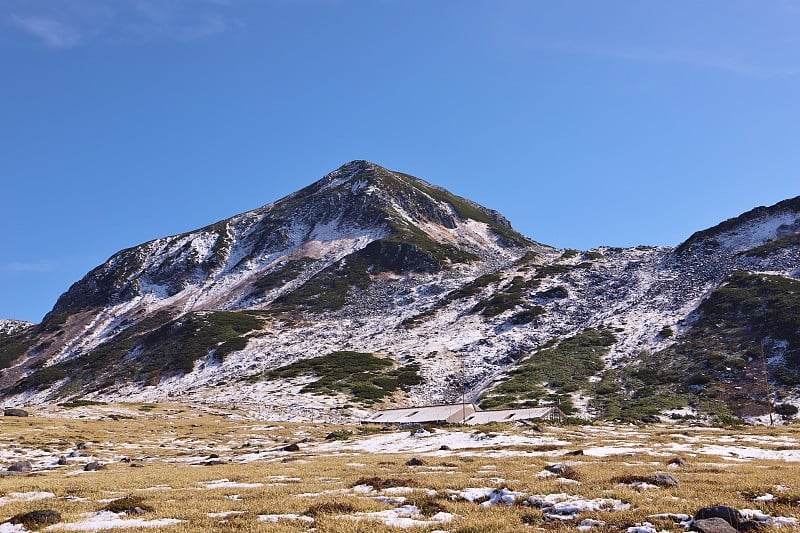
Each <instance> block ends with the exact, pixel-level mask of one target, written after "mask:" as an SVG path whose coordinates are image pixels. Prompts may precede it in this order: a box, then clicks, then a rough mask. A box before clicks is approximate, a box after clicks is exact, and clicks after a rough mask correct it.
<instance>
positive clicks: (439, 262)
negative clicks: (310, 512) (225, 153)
mask: <svg viewBox="0 0 800 533" xmlns="http://www.w3.org/2000/svg"><path fill="white" fill-rule="evenodd" d="M767 273H768V274H767ZM798 277H800V198H795V199H793V200H787V201H784V202H781V203H779V204H776V205H775V206H772V207H763V208H757V209H754V210H753V211H750V212H748V213H745V214H744V215H742V216H740V217H737V218H735V219H731V220H729V221H726V222H723V223H722V224H719V225H718V226H716V227H714V228H710V229H708V230H705V231H701V232H698V233H696V234H695V235H693V236H691V237H690V238H689V239H688V240H687V241H686V242H685V243H683V244H682V245H680V246H679V247H677V248H676V249H671V248H664V247H637V248H627V249H622V248H611V247H601V248H598V249H595V250H590V251H576V250H559V249H555V248H552V247H548V246H545V245H541V244H538V243H535V242H533V241H531V240H529V239H528V238H526V237H524V236H522V235H520V234H518V233H517V232H515V231H514V230H513V229H512V228H511V226H510V224H509V223H508V222H507V221H506V220H505V219H504V218H503V217H502V216H501V215H499V214H498V213H496V212H494V211H491V210H489V209H485V208H483V207H481V206H478V205H477V204H474V203H473V202H470V201H469V200H466V199H463V198H460V197H458V196H455V195H453V194H451V193H449V192H447V191H445V190H443V189H441V188H438V187H435V186H433V185H431V184H429V183H427V182H424V181H422V180H419V179H417V178H414V177H411V176H408V175H405V174H402V173H398V172H392V171H389V170H387V169H384V168H382V167H380V166H378V165H375V164H372V163H369V162H365V161H354V162H351V163H348V164H347V165H344V166H343V167H341V168H340V169H338V170H336V171H334V172H332V173H331V174H329V175H327V176H325V177H324V178H323V179H321V180H320V181H318V182H316V183H314V184H312V185H310V186H309V187H306V188H305V189H302V190H300V191H298V192H297V193H294V194H292V195H290V196H288V197H286V198H284V199H282V200H279V201H277V202H274V203H272V204H269V205H267V206H264V207H262V208H259V209H256V210H254V211H250V212H248V213H244V214H241V215H237V216H235V217H233V218H231V219H228V220H225V221H222V222H218V223H216V224H213V225H211V226H208V227H206V228H203V229H201V230H198V231H195V232H190V233H187V234H184V235H178V236H174V237H168V238H164V239H158V240H155V241H152V242H149V243H145V244H143V245H141V246H138V247H135V248H131V249H128V250H123V251H121V252H119V253H118V254H116V255H114V256H113V257H112V258H111V259H109V261H108V262H106V263H105V264H103V265H101V266H99V267H98V268H96V269H95V270H93V271H92V272H90V273H89V274H87V276H86V277H84V278H83V279H82V280H81V281H79V282H78V283H76V284H75V285H73V286H72V287H71V288H70V289H69V291H67V292H66V293H65V294H64V295H63V296H62V297H61V298H60V299H59V300H58V302H57V303H56V305H55V307H54V308H53V311H52V312H51V313H49V314H48V315H47V317H45V319H44V321H43V322H42V323H41V324H38V325H36V326H33V327H27V328H22V329H16V330H13V331H12V330H7V331H6V332H5V333H1V334H0V369H2V370H1V371H2V374H0V390H2V391H3V395H4V396H5V401H6V402H8V403H26V402H27V403H36V402H46V401H53V400H57V399H61V398H69V397H76V396H82V397H91V398H104V399H119V398H135V399H141V400H155V399H161V398H165V397H173V398H181V399H184V400H190V401H212V400H213V401H227V402H237V403H240V404H241V403H248V402H251V403H253V404H260V405H264V404H268V405H270V406H271V409H272V416H276V417H279V416H280V417H286V416H297V415H302V413H307V412H309V410H314V409H321V410H326V411H329V412H330V411H331V410H333V412H337V413H345V412H350V413H352V412H354V411H353V409H357V408H359V407H364V406H369V405H375V404H376V403H378V404H379V403H380V402H390V401H391V402H402V403H433V402H440V401H448V400H452V399H454V398H457V397H460V395H461V391H462V389H463V388H466V389H468V394H469V396H470V397H471V399H475V400H479V401H481V402H483V403H484V405H487V406H505V405H531V404H537V403H541V402H558V403H559V404H560V405H561V406H562V407H563V408H564V409H566V410H572V409H575V410H576V411H577V412H582V413H586V414H591V415H596V416H607V417H624V418H637V417H640V416H643V415H647V414H655V413H667V412H673V413H679V412H680V413H692V412H696V411H697V410H700V411H703V412H715V413H717V414H718V415H723V416H725V415H727V414H729V413H733V414H747V415H758V414H760V413H762V412H764V411H765V410H766V403H765V401H764V398H765V394H764V393H763V390H762V389H759V388H758V387H754V386H745V385H746V384H747V383H753V382H754V381H753V380H754V378H753V375H754V374H753V372H755V366H754V365H756V364H757V361H756V359H757V357H756V356H755V355H754V354H753V353H752V350H751V351H750V352H747V350H748V349H750V348H752V346H750V345H754V346H756V347H760V346H761V345H763V346H764V347H765V350H766V351H767V352H768V354H767V359H768V363H769V364H768V372H769V373H770V377H771V380H772V384H773V393H774V394H775V393H777V394H780V395H781V398H782V399H781V400H780V401H781V402H784V403H787V402H792V401H794V398H795V397H796V394H795V389H796V382H795V381H794V378H793V377H792V376H796V375H798V368H797V363H798V361H800V357H798V356H797V354H796V353H795V351H794V350H796V349H797V348H798V347H797V345H796V338H797V336H798V331H800V326H798V323H797V322H793V320H796V319H797V318H798V317H799V316H800V312H799V311H798V309H797V307H798V306H797V305H796V304H797V296H796V293H794V292H793V291H794V289H793V288H792V287H794V285H792V283H797V282H795V281H794V280H793V279H792V278H798ZM759 279H764V280H768V281H767V282H765V283H766V284H767V285H769V290H767V289H764V290H763V291H761V290H756V289H754V288H753V286H754V285H757V284H758V283H759V282H758V280H759ZM742 285H743V286H742ZM732 287H733V288H735V289H736V290H738V291H739V292H737V293H736V296H735V297H734V298H733V300H732V302H733V303H731V297H730V292H731V288H732ZM786 287H790V288H791V290H789V291H786V290H785V289H786ZM781 291H783V292H781ZM787 292H788V293H787ZM784 293H787V294H784ZM776 294H783V296H784V297H782V298H776ZM720 295H722V296H720ZM720 298H722V299H723V300H724V301H726V302H728V304H730V305H729V307H730V306H733V307H732V309H729V308H726V311H725V312H722V311H720V305H719V304H718V303H717V300H719V299H720ZM778 300H780V301H778ZM753 302H756V303H753ZM737 306H738V307H737ZM773 308H774V309H780V311H771V309H773ZM776 313H777V314H779V315H780V316H784V315H787V314H788V317H789V318H788V319H787V320H785V321H783V322H781V323H780V325H779V326H775V327H771V326H770V327H767V326H764V327H755V325H754V324H755V323H756V322H759V321H763V320H765V317H773V318H774V316H775V315H776ZM722 317H724V319H725V323H726V324H727V325H728V327H729V330H726V334H720V333H719V332H715V333H714V334H711V333H709V327H710V326H709V325H710V324H716V323H717V322H718V321H719V320H721V319H722ZM768 322H770V323H772V322H773V321H772V318H770V319H768ZM784 322H785V323H784ZM792 328H794V329H792ZM734 330H735V331H736V332H738V333H737V334H736V335H738V336H736V337H735V338H737V339H739V341H738V342H739V344H740V345H744V344H747V345H748V347H747V348H742V350H740V351H741V352H742V353H744V352H747V353H749V355H747V356H744V355H741V356H740V355H726V359H725V360H726V361H727V359H730V358H735V357H738V358H739V359H741V360H742V361H743V363H740V366H736V368H737V369H738V370H740V372H738V373H737V372H735V371H732V370H730V371H727V370H726V371H724V372H723V371H719V368H729V366H727V365H723V366H721V367H720V366H719V365H720V364H721V363H720V362H719V361H718V360H717V359H714V358H711V359H712V361H711V362H709V358H708V357H707V354H706V353H705V352H703V351H702V350H701V349H700V348H699V347H698V343H700V344H702V345H703V346H705V347H706V348H708V346H711V348H708V349H709V350H716V351H719V352H724V353H726V354H731V353H733V352H731V350H732V346H731V345H730V340H731V338H734V337H732V336H731V335H733V334H732V333H731V335H728V333H730V332H732V331H734ZM706 345H708V346H706ZM759 349H760V348H759ZM736 353H738V352H736ZM756 355H757V354H756ZM747 357H749V358H750V359H749V360H748V359H747ZM302 361H305V362H304V363H302V364H301V362H302ZM664 361H668V362H671V363H674V365H672V366H674V367H675V368H674V372H672V373H666V374H668V376H667V377H663V376H661V373H660V372H659V369H660V368H663V367H664V366H665V365H664V364H663V362H664ZM678 362H680V364H678ZM667 366H668V365H667ZM762 366H763V365H762ZM343 368H347V369H349V370H348V371H347V372H342V369H343ZM725 372H727V374H726V373H725ZM649 373H655V374H657V375H659V376H660V377H659V379H656V380H654V379H652V378H648V375H649ZM698 375H704V376H706V377H705V378H698V377H697V376H698ZM692 376H694V377H692ZM706 378H707V379H708V380H707V381H705V382H704V383H699V382H697V381H698V380H699V381H703V380H705V379H706ZM737 387H739V388H738V389H737ZM671 389H672V390H673V391H675V390H678V391H679V392H680V394H671V395H670V394H668V391H669V390H671ZM736 390H739V391H741V390H745V391H746V393H741V394H738V395H737V394H728V392H729V391H736ZM775 391H777V392H775ZM723 392H724V393H723ZM670 410H671V411H670Z"/></svg>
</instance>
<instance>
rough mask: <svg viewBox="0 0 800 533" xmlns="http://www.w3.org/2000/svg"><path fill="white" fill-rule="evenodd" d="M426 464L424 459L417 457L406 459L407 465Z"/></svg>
mask: <svg viewBox="0 0 800 533" xmlns="http://www.w3.org/2000/svg"><path fill="white" fill-rule="evenodd" d="M424 465H425V461H423V460H422V459H417V458H416V457H414V458H412V459H409V460H408V461H406V466H424Z"/></svg>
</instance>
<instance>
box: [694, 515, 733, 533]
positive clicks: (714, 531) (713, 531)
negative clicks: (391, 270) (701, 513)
mask: <svg viewBox="0 0 800 533" xmlns="http://www.w3.org/2000/svg"><path fill="white" fill-rule="evenodd" d="M692 527H693V528H694V530H695V531H700V533H738V530H737V529H736V528H735V527H733V526H732V525H730V524H729V523H728V522H726V521H725V519H723V518H718V517H713V518H701V519H700V520H695V521H694V524H693V526H692Z"/></svg>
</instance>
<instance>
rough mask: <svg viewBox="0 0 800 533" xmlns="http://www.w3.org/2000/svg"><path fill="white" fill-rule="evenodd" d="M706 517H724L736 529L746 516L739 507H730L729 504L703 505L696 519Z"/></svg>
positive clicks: (695, 516)
mask: <svg viewBox="0 0 800 533" xmlns="http://www.w3.org/2000/svg"><path fill="white" fill-rule="evenodd" d="M706 518H722V519H723V520H725V521H726V522H727V523H728V524H730V525H731V526H732V527H733V528H734V529H739V524H740V523H741V522H742V520H743V519H744V517H743V516H742V513H740V512H739V510H738V509H735V508H733V507H729V506H727V505H716V506H714V507H703V508H702V509H700V510H699V511H697V513H695V515H694V519H695V521H698V520H704V519H706Z"/></svg>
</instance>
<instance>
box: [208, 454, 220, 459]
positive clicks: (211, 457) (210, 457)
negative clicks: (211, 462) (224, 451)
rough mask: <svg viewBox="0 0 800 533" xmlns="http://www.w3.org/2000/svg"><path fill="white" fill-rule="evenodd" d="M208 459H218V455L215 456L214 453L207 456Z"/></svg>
mask: <svg viewBox="0 0 800 533" xmlns="http://www.w3.org/2000/svg"><path fill="white" fill-rule="evenodd" d="M208 458H209V459H219V454H216V453H212V454H209V456H208Z"/></svg>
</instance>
